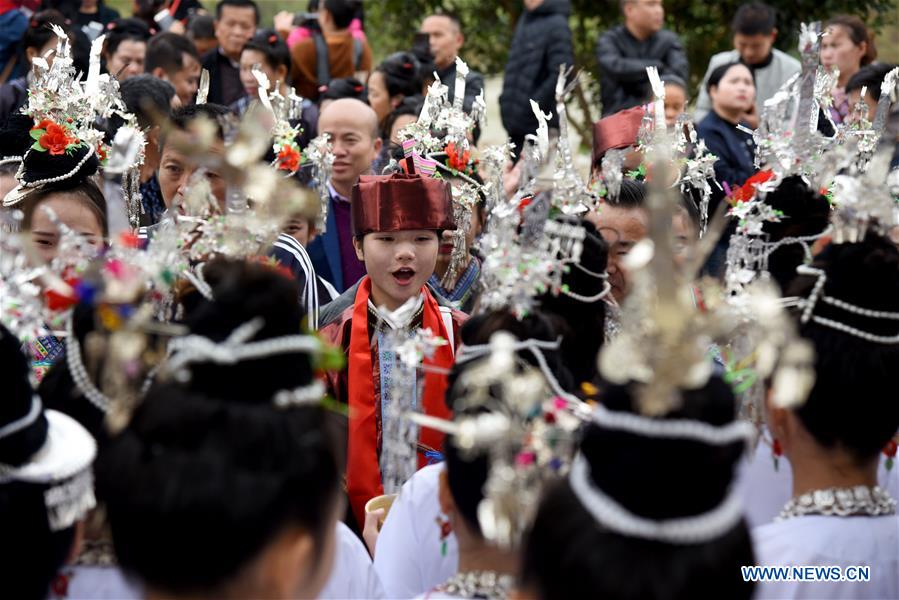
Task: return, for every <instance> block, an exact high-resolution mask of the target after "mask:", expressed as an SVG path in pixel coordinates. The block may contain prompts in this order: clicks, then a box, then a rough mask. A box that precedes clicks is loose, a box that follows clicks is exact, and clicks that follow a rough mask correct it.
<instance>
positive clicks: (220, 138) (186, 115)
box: [156, 103, 230, 212]
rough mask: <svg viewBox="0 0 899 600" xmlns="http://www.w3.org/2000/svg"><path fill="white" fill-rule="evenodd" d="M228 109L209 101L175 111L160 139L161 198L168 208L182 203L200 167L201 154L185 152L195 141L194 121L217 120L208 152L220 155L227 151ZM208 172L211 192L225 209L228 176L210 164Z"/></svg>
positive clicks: (158, 173)
mask: <svg viewBox="0 0 899 600" xmlns="http://www.w3.org/2000/svg"><path fill="white" fill-rule="evenodd" d="M229 112H230V111H229V110H228V108H227V107H226V106H221V105H220V104H212V103H206V104H192V105H190V106H182V107H181V108H178V109H176V110H175V111H174V112H173V113H172V119H171V125H172V127H171V129H170V130H169V131H168V132H166V134H165V135H162V136H160V139H159V169H157V172H156V177H157V178H158V179H159V189H160V192H161V195H162V201H163V202H164V203H165V207H166V209H169V208H171V207H172V205H174V204H180V203H181V202H182V201H183V200H184V194H185V192H187V190H188V187H189V185H190V178H191V177H192V176H193V174H194V172H196V170H197V169H198V168H199V167H200V164H199V163H198V162H197V158H198V157H197V156H196V155H195V154H194V153H187V152H185V146H186V145H187V144H190V143H191V142H192V139H191V135H190V134H189V133H188V132H189V131H190V128H191V123H192V122H194V121H196V120H197V119H201V118H204V119H208V120H210V121H213V122H214V123H216V139H215V141H214V142H213V144H212V146H211V147H210V148H209V151H208V152H209V153H210V154H216V155H219V156H221V155H223V154H224V153H225V139H224V131H223V130H222V124H221V122H222V119H223V118H225V117H226V116H227V115H228V114H229ZM205 174H206V180H207V181H208V182H209V188H210V190H211V192H212V195H213V196H215V199H216V200H217V201H218V205H219V208H220V209H221V211H222V212H224V210H225V192H226V189H227V186H226V184H225V179H224V177H222V176H221V175H220V174H219V173H218V172H217V171H215V170H213V169H211V168H209V167H206V170H205Z"/></svg>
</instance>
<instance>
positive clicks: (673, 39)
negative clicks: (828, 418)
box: [596, 0, 689, 117]
mask: <svg viewBox="0 0 899 600" xmlns="http://www.w3.org/2000/svg"><path fill="white" fill-rule="evenodd" d="M621 11H622V13H624V25H619V26H617V27H614V28H612V29H610V30H609V31H607V32H605V33H604V34H603V35H602V36H601V37H600V38H599V43H598V44H597V48H596V54H597V58H598V60H599V71H600V77H599V91H600V96H601V97H602V116H604V117H605V116H608V115H611V114H613V113H616V112H618V111H619V110H623V109H625V108H631V107H633V106H637V105H638V104H640V103H642V102H645V101H646V99H647V98H648V97H649V96H650V95H651V92H652V90H651V89H650V86H649V79H648V78H647V77H646V67H658V69H659V75H666V74H672V75H677V76H678V77H680V78H681V79H683V80H684V81H687V80H688V77H689V64H688V63H687V55H686V54H685V53H684V47H683V45H681V42H680V40H679V39H678V37H677V35H675V34H674V33H673V32H671V31H668V30H666V29H662V24H663V22H664V20H665V8H664V7H663V6H662V0H621Z"/></svg>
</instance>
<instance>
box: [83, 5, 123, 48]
mask: <svg viewBox="0 0 899 600" xmlns="http://www.w3.org/2000/svg"><path fill="white" fill-rule="evenodd" d="M72 16H73V17H74V18H72V21H74V24H75V25H77V26H78V28H79V29H81V30H82V31H84V33H85V34H86V35H87V37H88V38H90V39H94V38H96V37H97V36H98V35H100V34H101V33H103V30H104V29H106V26H107V25H109V24H110V23H112V22H113V21H115V20H116V19H118V18H119V11H117V10H115V9H113V8H109V7H108V6H106V3H105V2H104V1H103V0H81V4H80V5H79V7H78V11H77V12H76V13H75V14H74V15H72Z"/></svg>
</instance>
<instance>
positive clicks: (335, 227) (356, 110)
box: [307, 98, 381, 293]
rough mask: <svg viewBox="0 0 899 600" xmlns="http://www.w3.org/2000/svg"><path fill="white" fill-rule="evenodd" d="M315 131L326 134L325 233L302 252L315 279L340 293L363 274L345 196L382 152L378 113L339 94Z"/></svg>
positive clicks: (327, 108) (348, 201)
mask: <svg viewBox="0 0 899 600" xmlns="http://www.w3.org/2000/svg"><path fill="white" fill-rule="evenodd" d="M318 132H319V134H322V133H327V134H329V135H330V136H331V147H332V151H333V152H334V168H333V170H332V172H331V180H330V181H328V183H327V186H328V193H329V194H330V196H331V201H330V203H329V204H328V219H327V223H326V224H325V233H324V234H322V235H319V236H317V237H316V238H315V239H314V240H312V242H311V243H310V244H309V247H308V248H307V250H308V252H309V257H310V258H311V259H312V265H313V266H314V267H315V272H316V273H317V274H318V275H319V277H322V278H323V279H325V280H326V281H328V283H330V284H332V285H333V286H334V287H335V288H336V289H337V290H338V291H339V292H341V293H342V292H343V291H344V290H346V289H347V288H349V287H352V286H353V285H354V284H355V283H356V282H357V281H359V280H360V279H361V278H362V276H363V275H365V265H364V264H363V263H362V261H360V260H359V259H358V258H356V251H355V249H354V248H353V228H352V223H351V222H350V198H351V197H352V191H353V186H354V185H355V184H356V182H357V181H359V176H360V175H367V174H369V173H371V164H372V161H374V160H375V158H376V157H377V156H378V153H379V152H380V151H381V138H380V135H379V134H378V117H377V115H376V114H375V111H374V110H372V109H371V107H370V106H369V105H368V104H365V103H364V102H361V101H359V100H356V99H355V98H342V99H340V100H335V101H333V102H331V103H330V104H328V105H327V106H326V107H325V109H324V110H323V111H322V113H321V115H320V116H319V118H318Z"/></svg>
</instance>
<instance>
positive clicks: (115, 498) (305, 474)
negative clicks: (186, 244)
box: [95, 260, 343, 595]
mask: <svg viewBox="0 0 899 600" xmlns="http://www.w3.org/2000/svg"><path fill="white" fill-rule="evenodd" d="M203 274H204V276H205V278H206V280H207V283H209V285H210V287H211V288H212V291H213V297H214V300H211V301H203V302H201V303H200V304H199V305H197V306H195V307H194V308H193V309H192V310H191V311H190V313H189V314H188V315H187V324H188V326H189V328H190V331H191V333H192V334H196V335H202V336H204V337H207V338H209V339H212V340H213V341H216V342H220V341H222V340H224V339H225V338H226V337H228V336H229V335H230V333H231V332H232V331H234V329H236V328H237V327H238V326H240V325H243V324H245V323H247V322H249V321H251V320H252V319H255V318H261V319H262V320H263V326H262V329H260V330H259V331H258V332H257V333H256V334H255V335H254V336H253V341H261V340H265V339H270V338H273V337H281V336H284V335H291V334H297V333H299V323H300V316H301V312H300V311H301V307H300V304H299V302H298V296H299V292H298V290H297V287H296V283H295V282H294V281H292V280H290V279H288V278H286V277H284V276H283V275H281V274H280V273H278V272H276V271H274V270H273V269H271V268H269V267H266V266H263V265H261V264H257V263H248V262H243V261H233V260H220V261H215V262H212V263H210V264H209V265H208V266H207V267H206V268H205V269H204V270H203ZM189 372H190V373H189V381H187V382H185V383H182V384H175V383H165V382H162V383H157V384H155V385H154V387H153V388H151V390H150V392H149V393H148V395H147V397H146V399H145V400H144V401H143V403H142V404H141V405H140V406H139V407H138V409H137V410H136V411H135V413H134V415H133V418H132V420H131V422H130V424H129V425H128V427H127V428H126V429H125V430H124V431H123V432H122V433H121V434H120V435H119V436H117V437H115V438H113V439H112V440H111V441H110V442H109V444H108V445H107V446H106V447H105V448H102V449H101V452H100V457H99V459H98V462H97V466H96V469H95V470H96V476H97V492H98V496H99V497H100V498H101V500H102V501H104V502H105V504H106V507H107V514H108V517H109V522H110V526H111V530H112V535H113V541H114V543H115V546H116V555H117V557H118V559H119V562H120V564H121V565H122V567H123V568H124V569H125V570H126V571H128V572H130V573H134V574H137V575H138V576H139V577H140V578H141V579H142V580H143V581H145V582H146V583H147V585H148V586H149V587H152V588H154V589H159V590H162V591H164V592H168V593H172V594H188V593H212V594H213V595H226V594H224V592H225V590H227V587H228V585H229V584H230V583H231V582H232V580H233V578H234V577H235V574H237V573H239V572H240V570H241V568H242V567H244V566H246V565H247V564H249V563H250V562H251V561H252V560H253V559H254V558H255V557H256V556H258V555H259V553H260V552H261V551H262V550H263V549H264V548H265V547H266V546H267V545H268V544H270V543H271V542H272V540H273V539H274V538H275V537H276V536H277V535H278V534H279V533H281V532H283V531H284V530H285V529H286V528H291V527H300V528H304V529H306V530H308V531H309V532H311V534H312V535H313V537H314V539H315V542H316V544H317V545H318V547H319V548H321V545H322V543H323V540H324V539H325V537H326V536H327V535H328V527H330V526H331V521H330V519H329V517H330V516H331V515H332V514H333V511H334V508H335V503H336V502H337V499H338V496H339V492H340V483H341V467H340V465H341V464H343V463H342V461H343V459H342V453H341V452H340V449H339V447H338V444H337V436H336V435H335V429H334V426H333V425H334V419H333V418H332V415H331V414H329V413H328V412H327V411H326V410H324V409H323V408H321V407H319V406H308V405H307V406H296V407H292V408H287V409H283V408H276V407H275V406H274V404H273V402H272V399H273V396H274V394H275V393H276V392H277V391H280V390H291V389H295V388H297V387H300V386H304V385H308V384H309V383H311V382H312V381H313V372H312V363H311V358H310V356H309V355H308V354H305V353H300V352H294V353H290V354H277V355H271V356H266V357H264V358H259V359H254V360H244V361H240V362H239V363H237V364H230V365H218V364H213V363H193V364H191V365H190V366H189ZM223 531H225V532H227V535H226V536H225V537H224V538H223V537H222V535H221V533H222V532H223ZM223 540H224V541H223Z"/></svg>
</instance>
